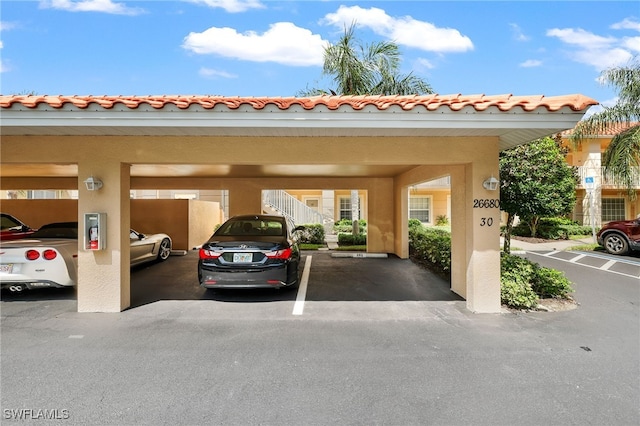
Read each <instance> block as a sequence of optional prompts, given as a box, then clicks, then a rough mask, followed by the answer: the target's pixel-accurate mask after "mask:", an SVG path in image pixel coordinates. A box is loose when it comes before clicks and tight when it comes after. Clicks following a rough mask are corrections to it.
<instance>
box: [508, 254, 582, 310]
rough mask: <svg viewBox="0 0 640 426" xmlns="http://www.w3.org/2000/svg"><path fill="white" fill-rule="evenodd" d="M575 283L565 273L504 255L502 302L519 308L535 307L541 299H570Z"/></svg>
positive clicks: (513, 256)
mask: <svg viewBox="0 0 640 426" xmlns="http://www.w3.org/2000/svg"><path fill="white" fill-rule="evenodd" d="M572 292H573V289H572V288H571V283H570V282H569V280H568V279H567V278H566V277H565V276H564V274H563V273H562V272H560V271H557V270H555V269H550V268H545V267H542V266H540V265H539V264H537V263H534V262H531V261H530V260H527V259H523V258H521V257H518V256H515V255H510V254H505V253H503V254H502V257H501V259H500V298H501V301H502V304H504V305H507V306H510V307H512V308H517V309H531V308H535V307H536V305H537V303H538V299H539V298H546V297H559V298H565V299H566V298H568V297H569V293H572Z"/></svg>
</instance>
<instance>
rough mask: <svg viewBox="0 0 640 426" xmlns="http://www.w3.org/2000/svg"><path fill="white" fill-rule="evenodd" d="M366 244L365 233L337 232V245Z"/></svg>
mask: <svg viewBox="0 0 640 426" xmlns="http://www.w3.org/2000/svg"><path fill="white" fill-rule="evenodd" d="M366 244H367V235H366V234H358V235H353V234H343V233H340V234H338V245H339V246H364V245H366Z"/></svg>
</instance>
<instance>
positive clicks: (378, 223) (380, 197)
mask: <svg viewBox="0 0 640 426" xmlns="http://www.w3.org/2000/svg"><path fill="white" fill-rule="evenodd" d="M372 180H373V179H372ZM393 199H394V195H393V179H385V178H379V179H375V181H374V182H371V185H370V187H369V189H368V190H367V201H368V205H367V214H368V220H367V251H368V252H370V253H393V252H394V251H395V247H394V243H395V235H394V222H395V217H394V208H393V205H394V204H393ZM401 257H402V256H401Z"/></svg>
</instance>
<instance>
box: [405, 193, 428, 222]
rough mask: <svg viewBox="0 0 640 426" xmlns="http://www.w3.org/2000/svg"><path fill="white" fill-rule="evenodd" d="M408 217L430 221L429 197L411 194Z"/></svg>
mask: <svg viewBox="0 0 640 426" xmlns="http://www.w3.org/2000/svg"><path fill="white" fill-rule="evenodd" d="M409 219H418V220H419V221H420V222H422V223H431V197H430V196H420V195H413V196H411V197H409Z"/></svg>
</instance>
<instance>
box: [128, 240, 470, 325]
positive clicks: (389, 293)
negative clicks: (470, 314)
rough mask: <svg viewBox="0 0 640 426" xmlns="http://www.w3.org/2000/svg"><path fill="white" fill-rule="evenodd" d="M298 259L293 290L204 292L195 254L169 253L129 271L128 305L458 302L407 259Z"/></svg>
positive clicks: (255, 311) (331, 308) (322, 306)
mask: <svg viewBox="0 0 640 426" xmlns="http://www.w3.org/2000/svg"><path fill="white" fill-rule="evenodd" d="M302 259H303V264H302V265H301V273H302V271H303V270H304V269H305V268H307V264H308V265H309V272H308V282H306V285H305V283H304V280H305V277H304V274H303V279H302V281H303V283H301V285H300V287H299V289H279V290H278V289H274V290H271V289H255V290H228V289H227V290H207V289H204V288H202V287H200V285H199V283H198V277H197V261H198V257H197V252H195V251H191V252H188V253H187V254H186V255H185V256H171V257H170V258H169V259H168V260H167V261H166V262H163V263H159V264H154V265H148V266H143V267H140V268H135V269H133V270H132V274H131V300H132V308H131V309H136V308H139V307H141V306H144V305H148V304H151V303H154V302H156V301H160V300H206V301H211V302H212V303H215V304H216V307H217V309H216V312H225V311H228V310H236V311H238V310H244V311H246V312H245V314H246V315H251V316H254V315H256V316H263V317H274V316H275V317H280V316H285V317H286V316H291V315H303V316H305V315H306V316H309V315H314V316H317V315H323V312H324V313H325V314H326V315H329V316H330V317H332V318H335V316H336V315H337V312H336V309H335V308H336V306H335V304H334V303H330V302H340V301H344V302H356V303H354V304H350V305H349V307H350V308H349V310H347V311H346V312H342V313H341V314H340V315H347V316H348V315H350V314H355V312H357V310H358V308H360V309H362V308H364V307H365V306H366V307H367V309H374V310H375V307H376V304H375V302H391V301H397V302H408V301H411V302H416V303H426V302H444V301H446V302H460V303H459V304H460V305H461V307H463V306H464V301H463V299H462V298H461V297H459V296H458V295H456V294H455V293H453V292H451V290H450V285H449V283H448V282H446V281H445V280H443V279H441V278H439V277H438V276H436V275H434V274H432V273H431V272H429V271H426V270H424V269H422V268H420V267H418V266H417V265H415V264H414V263H412V262H411V261H410V260H406V259H405V260H403V259H399V258H397V257H395V256H390V257H388V258H334V257H332V256H331V252H327V251H308V252H303V254H302ZM372 302H374V303H372ZM294 308H296V309H297V311H298V313H297V314H294V313H293V311H294ZM351 309H355V310H356V311H351ZM300 311H302V312H300ZM371 314H374V313H373V312H372V313H371Z"/></svg>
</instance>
